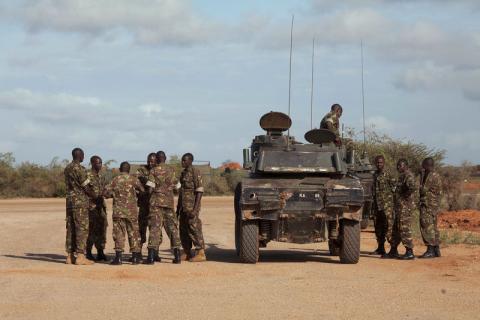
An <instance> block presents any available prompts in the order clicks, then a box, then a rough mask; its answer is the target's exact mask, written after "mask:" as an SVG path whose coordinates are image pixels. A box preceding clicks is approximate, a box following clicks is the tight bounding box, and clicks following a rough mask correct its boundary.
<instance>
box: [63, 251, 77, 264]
mask: <svg viewBox="0 0 480 320" xmlns="http://www.w3.org/2000/svg"><path fill="white" fill-rule="evenodd" d="M74 263H75V256H74V255H73V253H72V252H67V259H65V264H74Z"/></svg>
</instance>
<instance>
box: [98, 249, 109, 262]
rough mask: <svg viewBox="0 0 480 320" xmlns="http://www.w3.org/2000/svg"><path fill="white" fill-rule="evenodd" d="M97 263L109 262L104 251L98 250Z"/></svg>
mask: <svg viewBox="0 0 480 320" xmlns="http://www.w3.org/2000/svg"><path fill="white" fill-rule="evenodd" d="M97 261H108V258H107V256H106V255H105V253H104V252H103V249H97Z"/></svg>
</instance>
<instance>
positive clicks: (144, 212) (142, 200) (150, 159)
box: [136, 152, 156, 252]
mask: <svg viewBox="0 0 480 320" xmlns="http://www.w3.org/2000/svg"><path fill="white" fill-rule="evenodd" d="M155 165H156V157H155V153H153V152H152V153H150V154H149V155H148V156H147V164H146V165H143V166H141V167H140V168H138V169H137V172H136V176H137V177H138V179H139V180H140V182H141V183H142V185H143V187H144V188H145V189H147V188H146V187H147V185H146V184H147V181H148V176H149V175H150V170H151V169H152V168H153V167H155ZM149 208H150V195H149V194H148V193H147V192H145V193H141V194H139V196H138V209H139V210H138V226H139V228H140V239H141V240H140V252H142V248H143V244H144V243H145V242H147V228H148V212H149Z"/></svg>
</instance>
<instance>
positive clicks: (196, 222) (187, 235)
mask: <svg viewBox="0 0 480 320" xmlns="http://www.w3.org/2000/svg"><path fill="white" fill-rule="evenodd" d="M180 184H181V189H180V198H179V199H180V201H181V204H180V205H181V212H180V238H181V240H182V247H183V249H184V250H187V251H188V250H190V249H192V244H193V246H194V247H195V249H205V242H204V241H203V232H202V221H201V220H200V208H198V214H194V212H193V208H194V206H195V193H196V192H203V191H204V189H203V181H202V175H201V174H200V172H199V171H198V169H196V168H195V167H194V166H189V167H187V168H185V169H184V170H183V171H182V174H181V176H180Z"/></svg>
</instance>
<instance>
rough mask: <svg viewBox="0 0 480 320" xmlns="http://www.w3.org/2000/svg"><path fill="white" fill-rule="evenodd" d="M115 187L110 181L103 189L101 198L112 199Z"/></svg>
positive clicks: (113, 182)
mask: <svg viewBox="0 0 480 320" xmlns="http://www.w3.org/2000/svg"><path fill="white" fill-rule="evenodd" d="M114 187H115V180H112V182H110V183H109V184H108V185H107V186H106V187H105V189H104V190H103V196H104V197H105V198H112V197H113V188H114Z"/></svg>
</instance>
